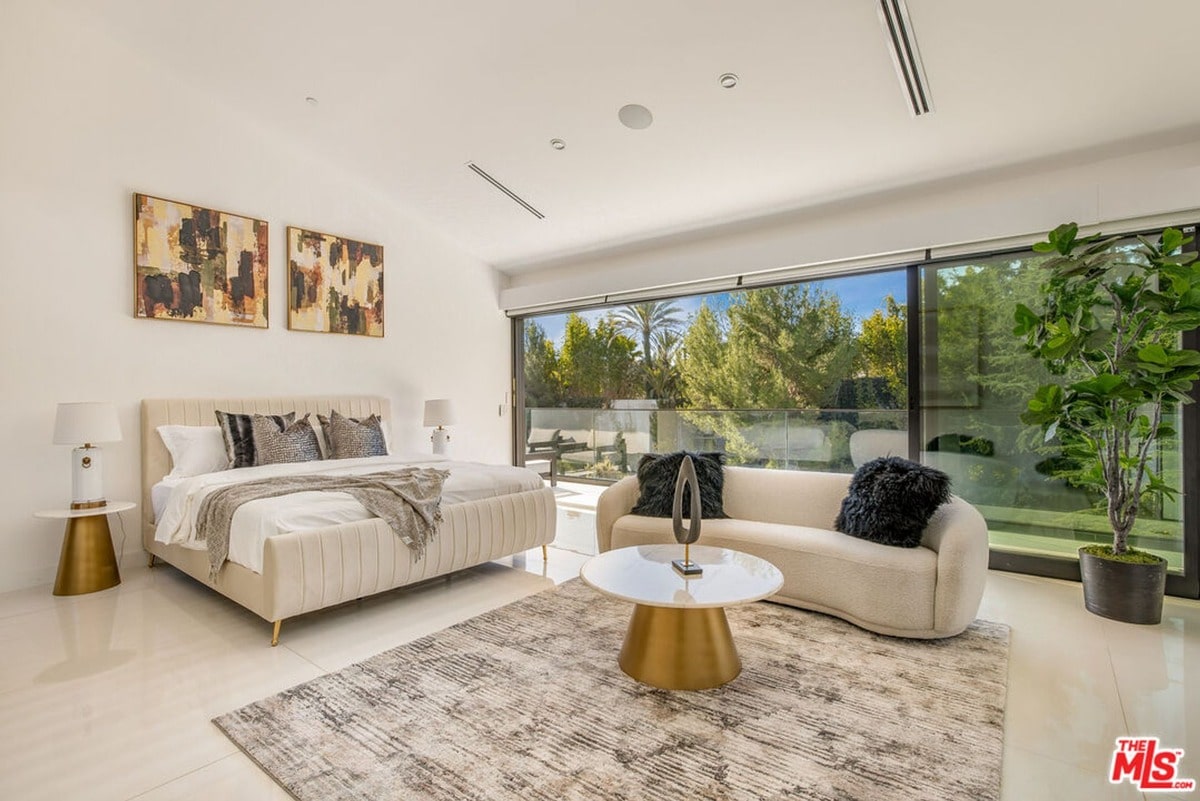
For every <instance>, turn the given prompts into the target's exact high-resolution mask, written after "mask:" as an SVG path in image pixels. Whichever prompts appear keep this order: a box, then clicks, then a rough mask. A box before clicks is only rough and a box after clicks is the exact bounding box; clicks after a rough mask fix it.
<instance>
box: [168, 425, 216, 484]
mask: <svg viewBox="0 0 1200 801" xmlns="http://www.w3.org/2000/svg"><path fill="white" fill-rule="evenodd" d="M158 435H159V436H160V437H162V441H163V444H164V445H166V446H167V450H168V451H170V453H171V472H170V473H168V474H167V476H166V477H167V478H188V477H190V476H198V475H201V474H202V473H215V472H217V471H218V470H228V469H229V454H228V453H226V452H225V440H224V439H223V438H222V437H221V429H220V427H219V426H159V427H158Z"/></svg>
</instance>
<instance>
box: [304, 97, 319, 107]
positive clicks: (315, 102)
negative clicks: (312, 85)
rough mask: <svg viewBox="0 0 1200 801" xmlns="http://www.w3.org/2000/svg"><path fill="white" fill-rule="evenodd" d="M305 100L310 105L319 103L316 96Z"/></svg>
mask: <svg viewBox="0 0 1200 801" xmlns="http://www.w3.org/2000/svg"><path fill="white" fill-rule="evenodd" d="M304 102H305V103H307V104H308V105H310V106H315V105H317V102H318V101H317V99H316V98H315V97H306V98H304Z"/></svg>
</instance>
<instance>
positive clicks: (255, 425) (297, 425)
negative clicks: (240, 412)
mask: <svg viewBox="0 0 1200 801" xmlns="http://www.w3.org/2000/svg"><path fill="white" fill-rule="evenodd" d="M250 425H251V427H252V429H253V431H254V455H255V459H256V460H257V461H256V462H255V464H279V463H281V462H315V461H317V460H318V459H320V458H321V446H320V445H318V444H317V432H316V431H313V427H312V424H311V423H309V422H308V415H307V414H306V415H304V417H302V418H300V419H299V420H297V421H296V422H294V423H292V424H291V425H290V426H288V427H287V428H285V429H283V430H282V431H280V430H279V426H277V425H275V421H274V420H272V419H271V418H270V417H263V416H262V415H261V414H256V415H254V417H253V418H251V421H250Z"/></svg>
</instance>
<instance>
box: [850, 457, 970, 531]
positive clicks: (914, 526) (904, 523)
mask: <svg viewBox="0 0 1200 801" xmlns="http://www.w3.org/2000/svg"><path fill="white" fill-rule="evenodd" d="M948 500H950V477H949V476H948V475H946V474H945V473H943V472H942V471H941V470H935V469H934V468H932V467H928V466H926V465H923V464H917V463H916V462H910V461H909V460H908V459H901V458H900V457H899V456H882V457H880V458H878V459H872V460H871V461H869V462H867V463H866V464H864V465H863V466H862V467H860V468H858V470H857V471H856V472H855V473H854V478H852V479H851V480H850V493H849V494H848V495H847V496H846V497H845V498H844V499H843V500H842V510H841V512H839V513H838V516H837V520H836V521H834V524H833V525H834V528H836V529H837V530H838V531H840V532H842V533H843V534H849V535H850V536H852V537H859V538H860V539H864V540H870V541H872V542H879V543H883V544H884V545H897V546H899V547H901V548H915V547H917V546H918V545H920V544H921V534H922V532H924V531H925V526H926V525H928V523H929V519H930V518H931V517H933V513H934V512H936V511H937V508H938V507H939V506H941V505H942V504H943V503H946V501H948Z"/></svg>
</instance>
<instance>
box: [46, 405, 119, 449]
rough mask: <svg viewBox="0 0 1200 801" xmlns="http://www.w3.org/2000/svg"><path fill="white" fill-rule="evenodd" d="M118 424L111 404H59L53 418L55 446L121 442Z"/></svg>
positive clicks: (114, 408) (115, 412)
mask: <svg viewBox="0 0 1200 801" xmlns="http://www.w3.org/2000/svg"><path fill="white" fill-rule="evenodd" d="M120 441H121V423H120V421H119V420H118V419H117V407H116V406H114V405H113V404H111V403H60V404H58V414H57V415H55V417H54V444H55V445H82V444H84V443H93V442H120Z"/></svg>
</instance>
